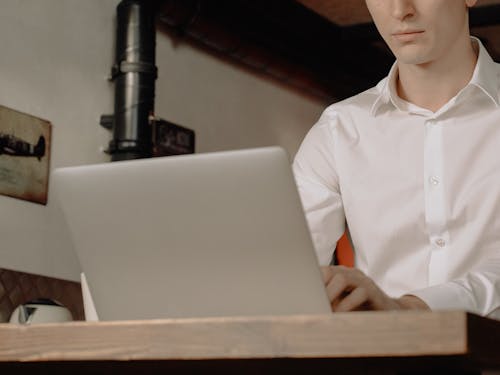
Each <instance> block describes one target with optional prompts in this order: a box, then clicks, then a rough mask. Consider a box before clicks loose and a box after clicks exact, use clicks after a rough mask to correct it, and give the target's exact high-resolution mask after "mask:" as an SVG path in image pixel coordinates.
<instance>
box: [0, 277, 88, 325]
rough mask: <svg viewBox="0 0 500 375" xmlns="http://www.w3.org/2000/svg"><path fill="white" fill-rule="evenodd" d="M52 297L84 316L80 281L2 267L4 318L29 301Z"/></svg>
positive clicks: (0, 317)
mask: <svg viewBox="0 0 500 375" xmlns="http://www.w3.org/2000/svg"><path fill="white" fill-rule="evenodd" d="M38 298H49V299H52V300H55V301H57V302H59V303H61V304H62V305H64V306H66V307H67V308H68V309H69V310H70V311H71V314H72V315H73V319H74V320H84V317H85V316H84V313H83V300H82V289H81V286H80V283H77V282H74V281H67V280H61V279H56V278H52V277H46V276H40V275H34V274H30V273H25V272H18V271H12V270H7V269H4V268H0V322H7V321H8V320H9V318H10V315H11V314H12V312H13V311H14V309H15V308H16V307H17V306H18V305H20V304H22V303H26V302H28V301H31V300H34V299H38Z"/></svg>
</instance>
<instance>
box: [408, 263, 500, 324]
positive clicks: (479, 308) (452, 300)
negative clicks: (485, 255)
mask: <svg viewBox="0 0 500 375" xmlns="http://www.w3.org/2000/svg"><path fill="white" fill-rule="evenodd" d="M408 294H411V295H414V296H417V297H419V298H420V299H422V300H423V301H424V302H425V303H427V305H428V306H429V307H430V308H431V310H466V311H469V312H472V313H475V314H479V315H483V316H487V317H490V318H494V319H500V254H498V255H497V256H495V257H490V258H489V259H487V260H486V261H484V262H483V263H482V264H481V265H480V266H478V267H476V268H474V269H473V270H471V271H470V272H468V273H467V274H466V275H465V276H464V277H462V278H459V279H456V280H453V281H450V282H447V283H443V284H438V285H435V286H431V287H427V288H423V289H420V290H416V291H412V292H411V293H408Z"/></svg>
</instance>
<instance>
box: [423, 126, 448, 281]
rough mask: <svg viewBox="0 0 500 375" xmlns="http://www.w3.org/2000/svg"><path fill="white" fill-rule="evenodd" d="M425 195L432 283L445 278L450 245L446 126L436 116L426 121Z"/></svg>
mask: <svg viewBox="0 0 500 375" xmlns="http://www.w3.org/2000/svg"><path fill="white" fill-rule="evenodd" d="M424 142H425V143H424V196H425V222H426V227H427V233H428V239H429V246H430V258H429V269H428V283H429V285H435V284H438V283H440V282H442V278H443V277H444V276H443V275H444V274H445V272H444V271H445V269H444V268H445V267H446V261H445V256H446V249H447V248H448V247H449V246H450V235H449V231H448V229H447V225H446V224H447V220H446V209H445V191H444V186H445V183H446V181H444V173H443V126H442V124H441V123H440V122H439V121H438V120H437V119H436V118H428V119H427V120H426V121H425V141H424Z"/></svg>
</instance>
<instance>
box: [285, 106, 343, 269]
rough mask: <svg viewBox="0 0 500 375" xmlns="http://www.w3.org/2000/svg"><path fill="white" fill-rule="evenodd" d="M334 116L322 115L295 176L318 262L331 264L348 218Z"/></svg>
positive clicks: (296, 165)
mask: <svg viewBox="0 0 500 375" xmlns="http://www.w3.org/2000/svg"><path fill="white" fill-rule="evenodd" d="M337 121H338V120H337V117H336V116H335V115H334V114H327V113H326V112H325V113H323V115H322V116H321V118H320V119H319V120H318V122H317V123H316V124H315V125H314V126H313V127H312V128H311V130H310V131H309V133H308V134H307V135H306V137H305V138H304V141H303V142H302V145H301V146H300V148H299V151H298V152H297V155H296V156H295V160H294V163H293V172H294V175H295V179H296V182H297V187H298V190H299V194H300V197H301V200H302V205H303V207H304V212H305V215H306V219H307V222H308V225H309V230H310V232H311V236H312V239H313V243H314V247H315V250H316V255H317V257H318V261H319V263H320V264H321V265H328V264H330V262H331V260H332V257H333V254H334V251H335V248H336V245H337V240H338V239H339V238H340V237H341V236H342V234H343V233H344V229H345V215H344V209H343V206H342V200H341V196H340V189H339V179H338V175H337V167H336V164H335V157H334V147H335V146H334V132H335V129H336V126H337Z"/></svg>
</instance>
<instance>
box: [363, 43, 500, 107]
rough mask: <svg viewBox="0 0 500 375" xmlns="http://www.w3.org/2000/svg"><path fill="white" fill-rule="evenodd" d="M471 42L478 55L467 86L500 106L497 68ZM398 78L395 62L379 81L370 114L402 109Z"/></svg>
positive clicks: (484, 50)
mask: <svg viewBox="0 0 500 375" xmlns="http://www.w3.org/2000/svg"><path fill="white" fill-rule="evenodd" d="M471 39H472V41H473V42H475V43H477V45H478V46H479V55H478V59H477V63H476V67H475V68H474V73H473V74H472V78H471V80H470V81H469V83H468V85H467V86H469V85H473V86H477V87H478V88H479V89H481V90H482V91H483V92H484V93H485V94H486V95H487V96H488V97H489V98H490V99H491V100H492V101H493V102H494V103H495V104H496V106H497V107H498V106H500V99H499V83H498V81H499V78H498V77H497V75H498V73H497V70H498V67H497V64H496V63H495V62H494V61H493V59H492V58H491V56H490V55H489V54H488V51H487V50H486V48H484V46H483V44H482V43H481V41H480V40H479V39H477V38H476V37H472V36H471ZM397 78H398V65H397V61H396V62H394V64H393V65H392V67H391V70H390V71H389V74H388V75H387V77H385V78H384V79H383V80H382V81H380V82H379V83H378V84H377V86H376V88H377V91H378V93H379V95H378V97H377V99H376V100H375V102H374V103H373V105H372V108H371V111H370V113H371V114H372V115H375V114H376V113H377V111H378V110H379V109H380V107H381V106H382V105H384V104H385V105H387V104H392V105H393V106H394V107H396V108H398V109H400V110H404V109H403V107H404V106H403V105H402V104H403V102H404V101H403V100H402V99H401V98H399V96H398V94H397V89H396V82H397Z"/></svg>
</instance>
